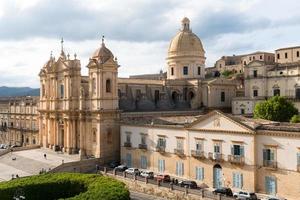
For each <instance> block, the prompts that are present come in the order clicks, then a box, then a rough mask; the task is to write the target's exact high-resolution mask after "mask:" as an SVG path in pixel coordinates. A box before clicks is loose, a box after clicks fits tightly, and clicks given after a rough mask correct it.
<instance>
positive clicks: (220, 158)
mask: <svg viewBox="0 0 300 200" xmlns="http://www.w3.org/2000/svg"><path fill="white" fill-rule="evenodd" d="M208 158H209V159H211V160H213V161H216V162H222V161H223V160H224V158H223V154H221V153H212V152H210V153H208Z"/></svg>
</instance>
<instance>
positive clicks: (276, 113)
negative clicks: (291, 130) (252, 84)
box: [254, 96, 298, 122]
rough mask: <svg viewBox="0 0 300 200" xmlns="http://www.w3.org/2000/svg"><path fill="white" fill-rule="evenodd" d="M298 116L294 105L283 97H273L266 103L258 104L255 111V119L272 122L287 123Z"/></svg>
mask: <svg viewBox="0 0 300 200" xmlns="http://www.w3.org/2000/svg"><path fill="white" fill-rule="evenodd" d="M297 114H298V110H297V108H295V106H294V104H293V103H292V102H290V101H288V100H287V99H286V98H284V97H281V96H275V97H272V98H270V99H268V100H266V101H263V102H260V103H257V104H256V106H255V109H254V117H255V118H261V119H267V120H272V121H279V122H287V121H290V119H291V117H292V116H294V115H297Z"/></svg>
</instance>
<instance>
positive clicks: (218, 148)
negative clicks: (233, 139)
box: [214, 142, 221, 153]
mask: <svg viewBox="0 0 300 200" xmlns="http://www.w3.org/2000/svg"><path fill="white" fill-rule="evenodd" d="M214 153H221V144H220V143H219V142H218V143H215V144H214Z"/></svg>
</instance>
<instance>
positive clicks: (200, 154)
mask: <svg viewBox="0 0 300 200" xmlns="http://www.w3.org/2000/svg"><path fill="white" fill-rule="evenodd" d="M191 155H192V156H193V157H194V158H198V159H204V158H205V155H204V151H200V150H191Z"/></svg>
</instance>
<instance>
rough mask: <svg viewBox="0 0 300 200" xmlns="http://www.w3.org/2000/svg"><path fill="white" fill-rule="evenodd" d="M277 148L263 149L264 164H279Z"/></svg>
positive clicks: (269, 165)
mask: <svg viewBox="0 0 300 200" xmlns="http://www.w3.org/2000/svg"><path fill="white" fill-rule="evenodd" d="M275 150H276V149H274V148H265V149H263V166H264V167H271V168H276V167H277V164H276V161H275Z"/></svg>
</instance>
